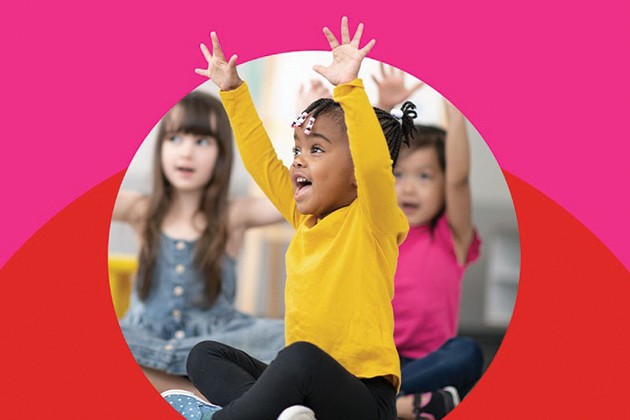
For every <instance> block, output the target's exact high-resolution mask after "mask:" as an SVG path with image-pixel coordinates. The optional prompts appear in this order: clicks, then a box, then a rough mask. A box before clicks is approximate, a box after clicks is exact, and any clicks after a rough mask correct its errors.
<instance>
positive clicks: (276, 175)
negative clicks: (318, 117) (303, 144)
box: [195, 32, 301, 226]
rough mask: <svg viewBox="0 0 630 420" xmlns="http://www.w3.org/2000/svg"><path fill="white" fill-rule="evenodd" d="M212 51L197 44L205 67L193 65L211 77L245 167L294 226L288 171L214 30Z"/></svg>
mask: <svg viewBox="0 0 630 420" xmlns="http://www.w3.org/2000/svg"><path fill="white" fill-rule="evenodd" d="M210 38H211V39H212V53H210V51H209V50H208V48H207V47H206V46H205V45H204V44H201V52H202V53H203V55H204V57H205V58H206V61H207V62H208V68H207V69H200V68H198V69H195V72H196V73H197V74H200V75H202V76H206V77H208V78H209V79H210V80H212V81H213V82H214V83H215V84H216V85H217V87H218V88H219V89H221V92H219V94H220V96H221V99H222V101H223V105H224V106H225V111H226V112H227V114H228V117H229V119H230V123H231V125H232V129H233V130H234V137H235V139H236V145H237V147H238V150H239V153H240V155H241V158H242V159H243V163H244V165H245V168H247V171H248V172H249V173H250V174H251V175H252V177H253V178H254V179H255V180H256V183H257V184H258V186H260V188H261V189H262V190H263V192H264V193H265V195H266V196H267V197H268V198H269V199H270V200H271V201H272V202H273V204H274V205H275V206H276V208H277V209H278V210H279V211H280V213H282V215H283V217H284V218H286V219H287V220H288V221H289V222H291V223H292V224H293V226H296V225H297V224H298V222H299V220H300V218H301V216H300V215H299V213H298V212H297V209H296V207H295V202H294V201H293V186H292V183H291V179H290V178H289V171H288V169H287V168H286V167H285V166H284V164H283V163H282V161H281V160H280V159H278V156H277V155H276V151H275V150H274V148H273V145H272V144H271V140H270V139H269V136H268V135H267V132H266V131H265V129H264V127H263V124H262V121H261V120H260V117H259V116H258V113H257V112H256V109H255V108H254V104H253V102H252V99H251V95H250V94H249V89H248V87H247V84H246V83H244V82H243V80H241V78H240V77H239V75H238V73H237V71H236V58H237V56H236V55H233V56H232V57H231V58H230V60H229V61H226V59H225V55H224V54H223V51H222V49H221V46H220V45H219V39H218V37H217V34H216V33H214V32H212V33H211V34H210Z"/></svg>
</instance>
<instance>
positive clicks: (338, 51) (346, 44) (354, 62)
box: [313, 16, 376, 86]
mask: <svg viewBox="0 0 630 420" xmlns="http://www.w3.org/2000/svg"><path fill="white" fill-rule="evenodd" d="M324 34H325V35H326V38H327V39H328V44H329V45H330V48H331V49H332V53H333V62H332V63H330V65H328V66H327V67H325V66H322V65H316V66H313V70H315V71H316V72H317V73H319V74H321V75H322V76H324V77H325V78H326V79H327V80H328V81H329V82H330V83H332V84H333V85H335V86H337V85H340V84H343V83H348V82H351V81H353V80H354V79H356V78H357V76H358V75H359V68H360V67H361V62H362V61H363V59H364V58H365V56H366V55H367V54H368V53H369V52H370V50H371V49H372V47H373V46H374V44H375V43H376V40H374V39H372V40H371V41H370V42H368V43H367V44H366V45H365V46H364V47H363V48H361V49H359V43H360V41H361V35H362V34H363V24H362V23H359V26H358V27H357V31H356V32H355V33H354V36H353V37H352V40H350V33H349V31H348V18H347V17H345V16H344V17H343V18H342V19H341V44H339V41H337V38H335V35H333V33H332V32H331V31H330V29H328V28H324Z"/></svg>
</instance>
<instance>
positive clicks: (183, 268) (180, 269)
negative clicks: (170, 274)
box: [175, 264, 186, 274]
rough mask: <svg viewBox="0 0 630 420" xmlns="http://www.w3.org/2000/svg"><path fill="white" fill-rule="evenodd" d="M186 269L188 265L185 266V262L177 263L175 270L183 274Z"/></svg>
mask: <svg viewBox="0 0 630 420" xmlns="http://www.w3.org/2000/svg"><path fill="white" fill-rule="evenodd" d="M184 271H186V267H184V264H177V265H176V266H175V272H176V273H178V274H182V273H183V272H184Z"/></svg>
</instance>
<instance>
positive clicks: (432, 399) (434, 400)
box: [413, 386, 459, 420]
mask: <svg viewBox="0 0 630 420" xmlns="http://www.w3.org/2000/svg"><path fill="white" fill-rule="evenodd" d="M457 404H459V393H458V392H457V389H455V388H454V387H452V386H447V387H446V388H443V389H438V390H437V391H435V392H426V393H424V394H416V395H414V398H413V406H414V412H415V414H416V419H417V420H421V419H422V420H439V419H442V418H444V417H445V416H446V415H447V414H448V413H450V412H451V411H453V409H454V408H455V407H456V406H457Z"/></svg>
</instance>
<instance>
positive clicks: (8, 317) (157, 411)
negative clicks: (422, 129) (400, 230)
mask: <svg viewBox="0 0 630 420" xmlns="http://www.w3.org/2000/svg"><path fill="white" fill-rule="evenodd" d="M122 176H123V172H121V173H119V174H117V175H115V176H113V177H111V178H110V179H108V180H106V181H105V182H103V183H101V184H100V185H98V186H96V187H95V188H93V189H92V190H90V191H89V192H88V193H86V194H85V195H83V196H82V197H80V198H79V199H78V200H76V201H75V202H73V203H72V204H71V205H69V206H68V207H67V208H65V209H64V210H63V211H62V212H60V213H59V214H58V215H56V216H55V217H54V218H53V219H52V220H51V221H50V222H49V223H47V224H46V225H45V226H44V227H43V228H42V229H41V230H39V231H38V232H37V233H36V234H35V235H34V236H33V237H32V238H30V240H29V241H28V242H27V243H26V244H25V245H24V246H23V247H22V248H21V249H20V250H19V251H18V252H17V253H16V254H15V255H14V256H13V257H12V258H11V260H10V261H9V262H8V263H7V264H6V265H5V266H4V268H3V269H2V270H1V271H0V308H2V313H3V315H4V316H3V317H2V319H3V320H4V322H3V327H4V328H3V331H2V333H3V340H2V341H3V345H2V346H1V347H0V348H2V350H1V352H0V357H1V360H2V361H3V362H4V363H3V368H2V378H3V381H2V382H3V388H4V389H3V390H2V393H3V398H2V399H3V401H4V402H5V403H4V404H2V407H0V417H2V418H19V417H21V416H23V415H24V414H25V410H26V412H27V413H33V414H34V413H41V414H43V415H44V416H45V415H46V414H48V417H52V418H54V417H61V418H64V417H67V416H72V417H75V416H76V417H88V416H90V417H92V418H103V419H111V418H145V419H148V418H160V419H169V418H172V419H174V420H176V419H180V418H181V417H179V416H178V415H177V414H176V413H175V412H174V411H172V410H170V408H169V407H168V404H166V403H165V402H164V401H163V400H162V398H161V397H160V396H159V395H158V394H157V393H156V392H155V391H154V389H153V388H152V386H151V385H150V384H149V383H148V381H147V380H146V379H145V378H144V376H143V375H142V373H141V372H140V370H139V368H138V366H137V365H136V363H135V362H134V360H133V357H132V356H131V354H130V353H129V351H128V349H127V346H126V344H125V342H124V339H123V337H122V334H121V332H120V329H119V328H118V323H117V320H116V316H115V314H114V309H113V306H112V302H111V297H110V292H109V286H108V281H107V280H108V279H107V240H108V234H109V225H110V217H111V211H112V207H113V202H114V200H115V197H116V194H117V191H118V188H119V186H120V183H121V181H122ZM505 176H506V179H507V181H508V183H509V186H510V189H511V191H512V197H513V200H514V204H515V208H516V212H517V217H518V221H519V228H520V237H521V252H522V258H521V279H520V285H519V292H518V298H517V302H516V307H515V311H514V315H513V317H512V322H511V324H510V327H509V329H508V331H507V334H506V336H505V339H504V341H503V345H502V346H501V349H500V350H499V352H498V353H497V356H496V357H495V359H494V361H493V363H492V364H491V366H490V368H489V369H488V371H487V372H486V374H485V375H484V377H483V378H482V379H481V381H480V383H479V384H478V385H477V387H476V388H475V389H474V390H473V391H472V392H471V393H470V394H469V396H468V398H467V399H466V400H465V401H464V402H463V403H462V404H461V405H460V406H459V407H458V408H457V409H456V410H455V411H454V412H453V413H452V414H451V415H449V419H453V420H456V419H484V420H488V419H501V420H504V419H521V418H522V419H525V418H527V419H529V418H532V417H542V418H589V417H593V418H608V417H610V418H618V417H619V416H618V414H619V413H625V411H626V410H625V408H624V402H625V399H624V397H625V394H626V392H625V385H626V383H627V380H626V378H627V377H628V375H629V374H630V362H628V357H627V355H626V353H627V350H626V348H627V342H628V335H629V334H628V332H627V331H628V325H630V311H627V310H626V308H627V307H628V302H629V301H630V281H629V280H630V275H629V273H628V271H627V270H626V269H625V268H624V267H623V266H622V264H621V263H620V262H619V261H618V260H617V259H615V257H614V256H613V255H612V253H610V252H609V250H608V249H607V248H606V247H605V246H604V245H603V244H602V243H601V242H600V241H599V240H598V239H597V238H596V237H595V236H594V235H593V234H592V233H591V232H590V231H588V230H587V229H586V228H585V227H584V226H583V225H582V224H580V223H579V222H578V221H577V220H576V219H575V218H574V217H573V216H571V215H570V214H569V213H567V212H566V211H565V210H564V209H562V208H561V207H560V206H558V205H557V204H555V203H554V202H553V201H551V200H550V199H549V198H547V197H546V196H544V195H543V194H541V193H540V192H538V191H537V190H535V189H534V188H532V187H531V186H529V185H527V184H525V183H524V182H522V181H520V180H519V179H518V178H516V177H514V176H512V175H510V174H509V173H505Z"/></svg>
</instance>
